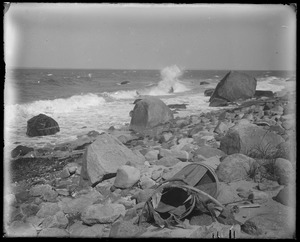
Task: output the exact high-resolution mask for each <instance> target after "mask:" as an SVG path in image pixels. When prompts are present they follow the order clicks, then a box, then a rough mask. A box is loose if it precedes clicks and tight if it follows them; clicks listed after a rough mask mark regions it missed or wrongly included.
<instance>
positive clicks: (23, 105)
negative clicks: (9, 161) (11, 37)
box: [4, 65, 295, 152]
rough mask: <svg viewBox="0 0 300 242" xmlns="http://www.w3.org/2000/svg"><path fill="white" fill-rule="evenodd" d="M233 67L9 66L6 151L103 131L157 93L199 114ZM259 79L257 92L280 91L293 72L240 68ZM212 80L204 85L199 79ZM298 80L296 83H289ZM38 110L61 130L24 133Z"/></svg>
mask: <svg viewBox="0 0 300 242" xmlns="http://www.w3.org/2000/svg"><path fill="white" fill-rule="evenodd" d="M228 71H229V70H182V69H180V68H179V67H178V66H176V65H174V66H168V67H166V68H164V69H162V70H86V69H85V70H80V69H68V70H65V69H11V70H7V71H6V76H5V90H4V94H5V96H4V139H5V148H6V149H5V150H6V151H7V152H10V151H11V150H12V149H13V148H14V147H16V146H17V145H26V146H29V147H34V148H39V147H43V146H45V145H49V144H52V145H55V144H59V143H63V142H67V141H72V140H75V139H76V138H77V136H79V135H81V134H86V133H88V132H89V131H91V130H96V131H99V132H101V131H104V130H106V129H108V128H109V127H110V126H114V127H115V128H120V127H124V126H126V125H128V124H129V123H130V116H129V112H130V111H131V110H132V109H133V107H134V104H133V102H134V100H135V99H136V98H139V97H140V96H143V95H151V96H157V97H159V98H160V99H162V100H163V101H164V102H165V103H166V104H187V108H186V110H182V111H179V112H178V113H177V114H175V116H188V115H193V114H200V113H203V112H208V111H212V110H217V109H220V108H216V107H209V102H208V100H209V97H205V96H204V91H205V90H206V89H208V88H214V87H215V86H216V85H217V83H218V82H219V81H220V80H221V79H222V78H223V77H224V76H225V75H226V73H227V72H228ZM242 72H244V73H247V74H249V75H251V76H253V77H255V78H256V79H257V81H258V83H257V90H271V91H273V92H277V91H280V90H282V89H283V88H285V87H286V84H287V83H288V82H286V80H287V79H290V78H295V73H293V72H284V71H242ZM203 81H205V82H207V83H208V84H205V85H200V82H203ZM289 83H295V82H289ZM40 113H43V114H46V115H48V116H50V117H52V118H53V119H55V120H56V121H57V122H58V124H59V127H60V132H58V133H56V134H54V135H50V136H41V137H28V136H26V130H27V121H28V120H29V119H30V118H32V117H34V116H35V115H38V114H40Z"/></svg>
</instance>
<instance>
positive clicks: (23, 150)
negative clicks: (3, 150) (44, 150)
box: [11, 145, 34, 158]
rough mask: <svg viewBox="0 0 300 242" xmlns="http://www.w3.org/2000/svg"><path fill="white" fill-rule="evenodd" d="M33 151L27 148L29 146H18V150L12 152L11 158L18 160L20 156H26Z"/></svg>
mask: <svg viewBox="0 0 300 242" xmlns="http://www.w3.org/2000/svg"><path fill="white" fill-rule="evenodd" d="M31 151H34V149H33V148H31V147H27V146H23V145H18V146H17V147H16V148H14V149H13V150H12V151H11V157H12V158H16V157H18V156H24V155H26V154H28V153H29V152H31Z"/></svg>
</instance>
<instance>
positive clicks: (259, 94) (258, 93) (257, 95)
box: [254, 90, 274, 98]
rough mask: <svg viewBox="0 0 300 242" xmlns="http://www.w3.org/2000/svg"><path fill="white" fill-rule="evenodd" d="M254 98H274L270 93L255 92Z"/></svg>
mask: <svg viewBox="0 0 300 242" xmlns="http://www.w3.org/2000/svg"><path fill="white" fill-rule="evenodd" d="M254 97H272V98H273V97H274V93H273V92H272V91H263V90H256V91H255V93H254Z"/></svg>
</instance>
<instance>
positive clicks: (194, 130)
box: [188, 124, 204, 137]
mask: <svg viewBox="0 0 300 242" xmlns="http://www.w3.org/2000/svg"><path fill="white" fill-rule="evenodd" d="M203 129H204V125H203V124H198V125H196V126H195V127H193V128H192V129H190V130H189V131H188V137H192V136H193V135H195V134H197V133H198V132H200V131H203Z"/></svg>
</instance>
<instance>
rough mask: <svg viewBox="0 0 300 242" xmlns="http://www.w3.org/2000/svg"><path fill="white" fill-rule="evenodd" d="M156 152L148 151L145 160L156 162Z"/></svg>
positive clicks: (157, 152)
mask: <svg viewBox="0 0 300 242" xmlns="http://www.w3.org/2000/svg"><path fill="white" fill-rule="evenodd" d="M158 154H159V151H158V150H150V151H148V152H147V153H146V154H145V159H146V160H147V161H152V160H157V159H158Z"/></svg>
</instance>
